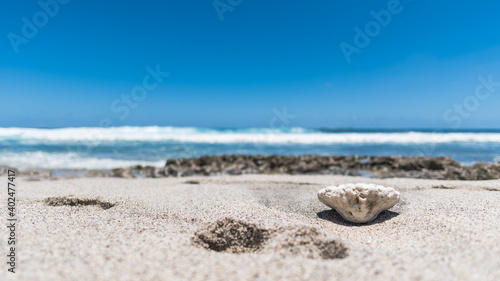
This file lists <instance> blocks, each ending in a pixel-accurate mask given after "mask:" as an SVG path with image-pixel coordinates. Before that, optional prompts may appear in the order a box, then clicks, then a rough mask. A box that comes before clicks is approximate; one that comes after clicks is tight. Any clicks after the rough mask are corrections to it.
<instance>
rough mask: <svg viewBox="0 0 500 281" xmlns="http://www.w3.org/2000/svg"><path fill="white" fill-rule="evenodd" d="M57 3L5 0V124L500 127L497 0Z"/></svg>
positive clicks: (1, 60) (1, 13) (0, 118)
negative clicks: (278, 116) (277, 117)
mask: <svg viewBox="0 0 500 281" xmlns="http://www.w3.org/2000/svg"><path fill="white" fill-rule="evenodd" d="M55 1H56V0H52V1H46V0H42V1H41V3H49V4H46V5H45V9H44V8H43V6H44V5H40V4H39V2H38V1H3V2H2V4H0V5H1V9H0V23H1V24H0V29H1V32H0V34H1V35H2V39H1V40H0V77H1V79H0V98H1V99H2V101H3V102H2V105H3V106H2V110H1V112H0V126H4V127H5V126H23V127H64V126H99V125H100V122H101V121H102V120H108V121H110V122H111V125H113V126H121V125H162V126H164V125H172V126H202V127H267V126H269V121H270V119H272V118H273V109H275V108H276V109H279V110H280V111H282V109H283V108H284V107H286V110H287V112H288V113H290V114H294V115H296V118H294V119H293V120H292V122H291V124H290V125H291V126H304V127H332V128H347V127H350V128H409V127H415V128H416V127H426V128H451V127H454V128H481V127H483V128H500V114H499V113H498V112H499V107H500V86H498V83H497V84H495V83H493V84H492V83H490V85H489V87H487V86H485V85H483V84H484V83H483V84H481V82H480V79H478V78H479V77H483V78H484V79H486V80H488V79H490V80H491V81H498V82H500V28H499V27H500V17H498V11H499V10H500V3H499V2H498V1H493V0H491V1H488V0H485V1H476V2H472V1H467V2H466V1H439V2H437V1H424V0H413V1H410V0H401V1H395V0H390V1H360V0H355V1H352V0H351V1H326V0H325V1H309V2H304V1H259V0H255V1H249V0H241V1H238V0H230V1H228V0H220V1H218V2H215V3H216V5H215V6H217V9H219V10H217V9H216V7H214V2H213V1H211V0H206V1H199V0H198V1H147V0H146V1H91V0H86V1H82V0H71V1H68V0H65V1H63V0H60V2H61V3H64V2H68V3H65V4H61V3H59V2H55ZM271 2H272V3H271ZM54 3H57V4H56V5H54ZM47 11H48V12H47ZM372 11H373V12H372ZM48 13H50V14H51V15H48ZM374 13H375V14H377V15H380V16H379V18H378V21H377V19H376V18H375V17H374V15H373V14H374ZM387 14H389V15H390V20H389V19H388V18H387V17H386V16H387ZM44 15H45V16H44ZM221 16H222V17H223V20H221ZM23 19H24V20H23ZM26 22H28V23H26ZM30 25H33V26H34V27H35V28H36V31H34V30H33V29H30ZM33 26H31V27H33ZM356 27H358V28H359V30H361V31H362V32H363V35H359V34H358V33H357V32H356V31H355V28H356ZM377 27H378V29H377ZM366 28H368V31H367V29H366ZM370 28H372V29H370ZM23 31H24V33H23ZM368 33H370V34H371V35H368ZM356 36H358V37H360V38H366V37H367V38H368V39H369V42H368V43H366V41H365V42H362V43H364V44H358V45H356V42H358V43H359V42H360V41H362V40H358V41H356V40H355V39H356ZM28 37H29V38H28ZM360 38H358V39H360ZM343 42H344V43H345V44H348V45H349V46H352V48H356V50H357V52H354V53H352V54H350V55H349V56H348V58H349V60H350V62H348V59H346V56H345V55H344V52H343V50H342V48H341V47H340V45H341V44H342V43H343ZM351 50H352V49H351ZM148 66H149V67H151V68H153V69H154V68H156V67H158V68H159V69H160V72H168V73H169V75H168V77H161V81H160V83H158V84H156V83H157V82H158V81H156V80H154V79H153V77H149V78H148V77H146V76H147V75H149V72H148V71H147V70H146V68H147V67H148ZM488 77H490V78H488ZM144 79H146V80H147V83H149V84H148V85H153V84H155V86H156V87H154V89H151V90H146V94H144V93H143V92H141V87H142V89H144V86H143V80H144ZM484 79H483V81H484ZM480 85H483V86H480ZM492 85H493V86H492ZM478 87H480V89H479V90H480V91H479V92H480V93H481V95H480V97H481V99H479V98H478V97H477V95H476V94H475V93H476V89H477V88H478ZM150 88H152V87H150ZM134 90H136V96H135V97H136V98H137V97H139V93H140V94H141V96H140V98H137V99H136V100H134V99H133V97H132V100H130V97H131V92H132V91H134ZM495 90H496V91H495ZM127 95H128V96H129V102H128V103H126V102H124V101H123V100H122V98H123V96H127ZM113 105H114V106H113ZM125 108H127V110H125ZM125 111H127V114H125ZM125 115H126V116H125Z"/></svg>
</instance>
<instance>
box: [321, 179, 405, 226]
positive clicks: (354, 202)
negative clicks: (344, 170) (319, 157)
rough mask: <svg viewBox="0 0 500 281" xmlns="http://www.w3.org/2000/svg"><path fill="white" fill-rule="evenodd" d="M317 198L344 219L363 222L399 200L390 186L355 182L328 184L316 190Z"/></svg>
mask: <svg viewBox="0 0 500 281" xmlns="http://www.w3.org/2000/svg"><path fill="white" fill-rule="evenodd" d="M318 199H319V201H321V202H322V203H323V204H325V205H327V206H328V207H330V208H333V209H335V210H336V211H337V212H338V213H339V214H340V215H341V216H342V217H343V218H344V219H346V220H348V221H351V222H355V223H365V222H369V221H371V220H373V219H375V218H376V217H377V216H378V214H380V213H381V212H382V211H384V210H387V209H389V208H392V207H393V206H394V205H396V203H398V202H399V192H397V191H396V190H395V189H394V188H392V187H385V186H381V185H375V184H366V183H357V184H352V183H351V184H345V185H339V186H330V187H326V188H324V189H322V190H320V191H318Z"/></svg>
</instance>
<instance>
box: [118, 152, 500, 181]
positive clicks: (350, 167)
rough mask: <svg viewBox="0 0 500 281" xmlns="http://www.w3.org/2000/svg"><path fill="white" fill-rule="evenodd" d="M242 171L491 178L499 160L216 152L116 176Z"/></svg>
mask: <svg viewBox="0 0 500 281" xmlns="http://www.w3.org/2000/svg"><path fill="white" fill-rule="evenodd" d="M224 174H225V175H242V174H290V175H296V174H311V175H313V174H329V175H349V176H369V177H374V178H391V177H402V178H423V179H443V180H490V179H499V178H500V163H495V164H487V163H476V164H474V165H473V166H470V167H463V166H461V165H460V163H458V162H457V161H455V160H453V159H451V158H449V157H409V156H316V155H304V156H281V155H266V156H264V155H217V156H203V157H199V158H180V159H175V160H174V159H172V160H168V161H167V163H166V165H165V167H164V168H154V167H141V166H137V167H132V168H129V169H115V170H113V171H112V176H117V177H138V176H139V177H141V176H142V177H184V176H193V175H197V176H200V175H202V176H210V175H224Z"/></svg>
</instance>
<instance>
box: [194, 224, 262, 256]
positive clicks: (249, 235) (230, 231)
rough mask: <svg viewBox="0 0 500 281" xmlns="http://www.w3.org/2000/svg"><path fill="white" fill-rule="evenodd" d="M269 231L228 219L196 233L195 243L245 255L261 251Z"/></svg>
mask: <svg viewBox="0 0 500 281" xmlns="http://www.w3.org/2000/svg"><path fill="white" fill-rule="evenodd" d="M267 239H268V231H267V230H265V229H261V228H258V227H257V226H256V225H255V224H251V223H245V222H242V221H236V220H234V219H230V218H226V219H224V220H219V221H217V222H215V223H213V224H210V225H208V226H207V227H206V228H205V229H202V230H200V231H198V232H196V233H195V237H194V239H193V240H194V242H195V243H196V244H198V245H201V246H203V247H205V248H206V249H210V250H213V251H217V252H232V253H245V252H255V251H257V250H259V249H260V248H261V246H262V244H263V243H264V242H265V241H266V240H267Z"/></svg>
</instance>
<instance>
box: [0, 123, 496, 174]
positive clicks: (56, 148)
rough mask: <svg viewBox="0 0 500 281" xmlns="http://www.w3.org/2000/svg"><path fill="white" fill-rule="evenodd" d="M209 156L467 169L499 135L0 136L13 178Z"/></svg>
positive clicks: (489, 154)
mask: <svg viewBox="0 0 500 281" xmlns="http://www.w3.org/2000/svg"><path fill="white" fill-rule="evenodd" d="M217 154H281V155H305V154H317V155H402V156H450V157H452V158H453V159H455V160H457V161H459V162H461V163H462V164H464V165H471V164H473V163H475V162H499V161H500V130H460V131H452V130H448V131H446V130H336V129H307V128H283V129H268V128H247V129H209V128H194V127H157V126H149V127H110V128H58V129H35V128H0V165H8V166H11V167H16V168H18V169H21V170H23V169H40V168H45V169H65V168H66V169H68V168H70V169H72V168H85V169H111V168H117V167H128V166H132V165H151V166H157V167H161V166H163V165H164V164H165V161H166V160H167V159H176V158H182V157H198V156H202V155H217Z"/></svg>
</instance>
